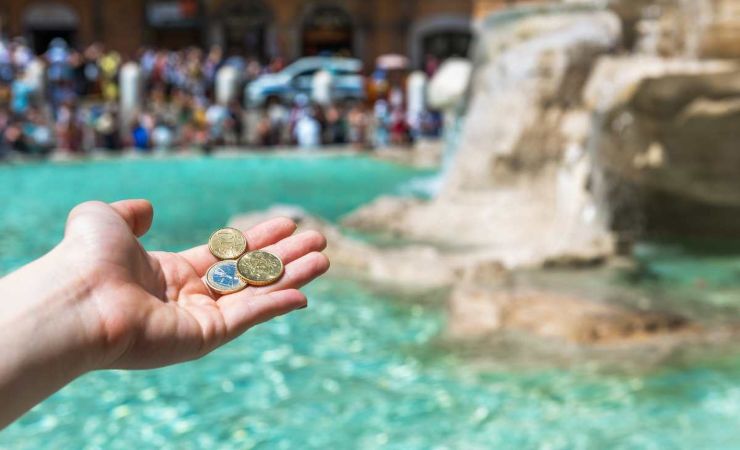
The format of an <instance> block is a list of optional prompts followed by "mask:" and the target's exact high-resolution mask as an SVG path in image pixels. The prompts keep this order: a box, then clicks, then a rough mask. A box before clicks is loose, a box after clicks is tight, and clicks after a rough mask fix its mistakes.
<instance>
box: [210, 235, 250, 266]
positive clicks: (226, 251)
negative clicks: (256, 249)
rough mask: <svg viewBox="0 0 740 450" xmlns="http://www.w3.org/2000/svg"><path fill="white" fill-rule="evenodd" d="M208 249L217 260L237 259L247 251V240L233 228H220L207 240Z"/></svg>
mask: <svg viewBox="0 0 740 450" xmlns="http://www.w3.org/2000/svg"><path fill="white" fill-rule="evenodd" d="M208 248H209V249H210V250H211V254H213V256H215V257H216V258H218V259H237V258H238V257H240V256H241V255H243V254H244V252H246V251H247V238H246V237H244V233H242V232H241V231H239V230H237V229H235V228H221V229H220V230H218V231H216V232H215V233H213V234H212V235H211V237H210V238H209V239H208Z"/></svg>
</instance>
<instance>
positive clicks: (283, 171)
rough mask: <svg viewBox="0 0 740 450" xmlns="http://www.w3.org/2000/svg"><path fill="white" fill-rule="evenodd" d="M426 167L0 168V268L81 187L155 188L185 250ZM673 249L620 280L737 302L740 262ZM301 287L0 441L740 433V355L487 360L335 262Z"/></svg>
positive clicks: (48, 404) (244, 163) (449, 440)
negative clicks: (193, 357)
mask: <svg viewBox="0 0 740 450" xmlns="http://www.w3.org/2000/svg"><path fill="white" fill-rule="evenodd" d="M420 175H428V174H425V173H420V172H418V171H414V170H411V169H408V168H404V167H401V166H397V165H392V164H387V163H382V162H378V161H373V160H371V159H367V158H357V157H332V158H285V157H280V158H277V157H270V156H265V157H245V158H236V159H203V158H195V159H185V160H161V161H156V160H141V161H110V162H93V163H73V164H67V165H61V166H60V165H51V164H31V165H23V166H19V167H0V201H1V202H2V203H1V204H2V205H3V208H4V210H3V214H2V215H1V216H0V272H4V271H7V270H10V269H12V268H13V267H16V266H18V265H20V264H22V263H23V262H26V261H28V260H30V259H32V258H34V257H36V256H38V255H40V254H41V253H43V252H44V251H46V250H48V249H49V248H50V247H51V246H52V245H53V244H54V243H55V242H56V241H57V240H58V239H59V237H60V236H61V233H62V230H63V221H64V218H65V215H66V212H67V211H68V209H69V208H70V207H72V206H73V205H74V204H76V203H78V202H80V201H83V200H87V199H93V198H95V199H101V200H106V201H111V200H117V199H121V198H126V197H145V198H150V199H151V200H152V201H153V203H154V205H155V208H156V219H155V223H154V227H153V229H152V231H151V233H150V235H149V236H148V237H147V238H146V239H145V244H146V245H147V247H148V248H152V249H155V248H156V249H170V250H176V249H180V248H184V247H188V246H191V245H195V244H198V243H200V242H201V241H203V240H204V238H205V237H207V236H208V234H209V233H210V231H212V230H213V229H214V228H216V227H218V226H220V225H222V224H223V223H225V222H226V221H227V220H228V218H229V217H230V216H231V215H233V214H235V213H240V212H244V211H249V210H253V209H262V208H265V207H267V206H269V205H272V204H274V203H283V204H298V205H301V206H303V207H304V208H306V209H307V210H309V211H311V212H313V213H315V214H318V215H320V216H322V217H324V218H326V219H328V220H336V219H337V218H339V217H340V216H341V215H342V214H344V213H346V212H348V211H350V210H352V209H354V208H355V207H357V206H358V205H360V204H362V203H364V202H367V201H368V200H370V199H372V198H374V197H375V196H377V195H381V194H386V193H394V192H397V191H398V190H400V189H403V186H405V185H406V183H407V182H408V181H409V180H412V179H414V178H416V177H418V176H420ZM669 253H670V251H668V250H665V251H664V250H660V249H658V250H655V251H652V253H651V251H645V252H644V253H643V255H644V261H645V265H646V266H647V267H649V268H650V269H651V270H649V271H648V273H650V274H651V275H650V277H648V278H646V279H630V278H629V277H626V278H624V279H620V278H616V279H612V281H610V282H614V283H625V284H629V285H630V287H633V288H634V287H635V286H637V288H638V289H643V288H644V289H646V290H648V289H650V290H659V291H662V292H665V290H666V289H667V288H668V287H670V286H671V285H673V284H675V285H677V287H676V289H680V290H681V292H682V293H683V294H685V295H687V296H688V297H690V298H691V299H694V300H695V301H697V302H705V301H708V300H707V299H713V298H715V299H717V298H722V299H724V302H725V303H732V300H731V299H729V297H730V294H728V292H736V291H734V286H736V281H737V276H738V272H737V267H739V266H738V263H739V262H740V259H738V258H737V257H735V256H732V255H724V256H712V257H706V258H704V259H700V260H697V259H696V258H695V257H694V256H693V255H692V254H685V253H681V252H679V253H676V252H675V251H674V253H673V254H672V256H666V255H668V254H669ZM717 271H721V274H720V275H721V276H720V275H717V276H715V277H709V276H706V275H705V274H707V273H709V274H716V273H717ZM620 280H621V281H620ZM697 280H700V281H701V282H698V281H697ZM307 292H308V295H309V298H310V301H311V307H310V308H309V309H308V310H305V311H301V312H298V313H296V314H293V315H291V316H289V317H285V318H281V319H279V320H276V321H274V322H272V323H270V324H265V325H262V326H259V327H257V328H256V329H254V330H251V331H250V332H249V333H248V334H247V335H245V336H243V337H242V338H240V339H237V340H236V341H234V342H232V343H231V344H229V345H227V346H226V347H225V348H223V349H221V350H219V351H217V352H215V353H214V354H212V355H210V356H208V357H206V358H203V359H201V360H199V361H195V362H191V363H188V364H184V365H181V366H176V367H170V368H165V369H160V370H151V371H143V372H123V371H106V372H97V373H92V374H88V375H86V376H84V377H83V378H81V379H79V380H77V381H75V382H74V383H72V384H71V385H69V386H68V387H66V388H65V389H63V390H62V391H61V392H59V393H57V394H56V395H54V396H52V397H51V398H50V399H48V400H47V401H45V402H44V403H42V404H41V405H39V406H38V407H36V408H35V409H34V410H32V411H31V412H30V413H29V414H27V415H26V416H25V417H23V418H22V419H21V420H19V421H18V422H17V423H15V424H14V425H12V426H11V427H9V428H8V429H6V430H5V431H3V432H0V448H8V449H41V448H65V449H66V448H70V449H88V448H89V449H131V448H141V449H145V448H172V449H191V448H192V449H203V448H219V449H232V448H233V449H244V448H259V449H274V448H277V449H282V448H284V449H294V448H321V449H327V448H331V449H375V448H391V449H404V450H405V449H412V450H413V449H445V448H449V449H490V448H517V449H519V448H543V449H544V448H547V449H578V448H583V449H591V448H625V449H631V448H634V449H646V448H661V449H662V448H687V449H696V448H712V449H715V448H716V449H722V448H728V449H729V448H737V447H738V443H739V442H740V357H738V356H737V355H733V354H732V353H730V354H729V355H722V354H720V355H716V354H713V355H708V356H707V357H705V358H701V359H696V358H693V359H689V360H687V359H684V358H680V357H677V358H673V359H671V360H670V361H668V362H667V363H666V364H665V365H663V366H660V367H657V368H653V369H650V370H642V371H639V372H630V371H611V372H610V371H605V370H603V369H601V368H598V367H595V366H594V365H592V364H590V363H589V362H588V361H581V360H574V361H573V362H572V363H570V364H562V363H560V364H548V363H547V362H543V363H542V364H532V365H508V364H505V363H503V364H488V365H482V366H481V365H477V364H473V363H472V362H471V361H470V360H468V359H466V358H464V357H463V356H462V355H461V354H459V353H457V352H454V351H450V350H449V347H448V346H446V345H442V343H441V340H440V337H439V335H440V331H441V330H442V329H443V327H444V317H443V313H442V311H440V310H438V309H435V308H433V307H430V306H428V304H427V303H425V302H421V301H415V300H413V299H406V298H399V297H396V296H391V295H388V294H384V293H381V292H378V291H377V290H376V289H372V288H370V287H368V286H364V285H361V284H358V283H356V282H353V281H350V280H342V279H336V278H331V277H330V278H326V279H323V280H321V281H319V282H317V283H315V284H313V285H312V286H311V287H309V289H308V291H307ZM723 293H724V294H723ZM723 295H724V296H723ZM716 301H719V300H716Z"/></svg>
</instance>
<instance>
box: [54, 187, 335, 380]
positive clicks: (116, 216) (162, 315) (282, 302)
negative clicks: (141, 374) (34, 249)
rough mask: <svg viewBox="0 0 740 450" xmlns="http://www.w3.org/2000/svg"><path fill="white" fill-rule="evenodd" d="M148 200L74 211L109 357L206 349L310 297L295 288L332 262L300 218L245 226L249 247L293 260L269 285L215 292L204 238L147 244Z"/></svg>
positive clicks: (70, 231)
mask: <svg viewBox="0 0 740 450" xmlns="http://www.w3.org/2000/svg"><path fill="white" fill-rule="evenodd" d="M151 215H152V213H151V207H150V205H149V204H148V203H147V202H143V201H126V202H118V203H115V204H113V205H106V204H103V203H88V204H84V205H82V206H81V207H78V208H76V209H75V210H74V211H73V212H72V214H71V215H70V219H69V222H68V225H67V232H66V238H65V239H69V240H73V241H75V242H76V243H77V244H78V245H79V246H81V248H82V249H83V250H84V251H83V252H81V254H82V256H81V261H80V262H81V266H82V267H85V268H93V269H92V270H90V269H87V270H88V272H87V273H91V275H89V277H91V278H92V280H91V281H92V285H93V286H96V290H95V293H94V294H95V296H94V298H95V299H96V301H95V312H96V314H95V316H96V317H94V320H95V322H96V325H94V326H93V328H97V329H101V332H102V333H103V334H104V339H105V340H106V342H108V343H109V345H108V348H107V351H106V355H105V361H104V363H103V365H105V366H107V367H117V368H147V367H157V366H163V365H167V364H172V363H176V362H180V361H184V360H189V359H193V358H197V357H199V356H202V355H204V354H206V353H208V352H210V351H211V350H213V349H214V348H216V347H218V346H220V345H222V344H223V343H225V342H227V341H229V340H230V339H233V338H234V337H236V336H238V335H239V334H241V333H242V332H244V331H245V330H246V329H247V328H249V327H251V326H252V325H254V324H257V323H259V322H262V321H265V320H268V319H271V318H272V317H275V316H277V315H280V314H284V313H287V312H289V311H292V310H293V309H296V308H297V307H300V306H303V305H304V304H305V297H303V295H302V294H301V293H300V292H298V291H296V290H295V288H298V287H301V286H302V285H304V284H306V283H307V282H309V281H311V280H312V279H314V278H315V277H317V276H318V275H320V274H322V273H323V272H324V271H326V269H327V268H328V261H327V259H326V258H325V257H324V256H323V255H322V254H320V253H318V252H320V251H321V250H323V248H324V246H325V241H324V239H323V237H322V236H321V235H320V234H318V233H315V232H306V233H301V234H298V235H295V236H291V235H292V233H293V231H294V230H295V224H293V223H292V222H291V221H290V220H288V219H273V220H271V221H268V222H265V223H263V224H261V225H258V226H256V227H254V228H253V229H251V230H248V231H246V232H245V234H246V236H247V240H248V242H249V247H250V249H256V248H263V247H269V250H270V251H272V252H274V253H276V254H277V255H278V256H280V257H281V259H282V260H283V262H284V263H285V264H286V270H285V275H284V276H283V278H282V279H281V280H280V281H279V282H278V283H276V284H275V285H272V286H267V287H263V288H254V287H249V288H247V289H245V290H244V291H242V292H239V293H236V294H231V295H226V296H223V297H221V298H218V299H217V298H214V297H213V296H212V295H211V293H210V292H209V291H208V289H207V288H206V287H205V285H204V284H203V282H202V277H203V275H204V274H205V271H206V270H207V268H208V267H210V265H211V264H213V263H214V262H215V261H216V260H215V258H214V257H213V256H212V255H211V254H210V252H209V251H208V249H207V247H206V246H200V247H195V248H193V249H190V250H187V251H184V252H181V253H167V252H146V251H145V250H144V249H143V247H142V246H141V245H140V244H139V242H138V240H137V238H136V236H141V235H142V234H144V233H145V232H146V231H147V230H148V228H149V225H150V224H151Z"/></svg>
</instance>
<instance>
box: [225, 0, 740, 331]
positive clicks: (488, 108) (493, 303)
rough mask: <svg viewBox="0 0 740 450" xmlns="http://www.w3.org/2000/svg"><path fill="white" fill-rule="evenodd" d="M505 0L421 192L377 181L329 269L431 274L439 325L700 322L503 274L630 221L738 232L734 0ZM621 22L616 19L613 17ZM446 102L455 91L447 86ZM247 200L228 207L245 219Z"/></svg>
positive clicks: (611, 237)
mask: <svg viewBox="0 0 740 450" xmlns="http://www.w3.org/2000/svg"><path fill="white" fill-rule="evenodd" d="M609 4H610V6H611V8H612V10H606V9H601V8H599V7H594V6H588V5H587V4H584V3H583V2H578V3H575V2H574V3H572V4H558V5H549V6H527V7H520V8H512V9H510V10H506V11H504V12H502V13H499V14H495V15H494V16H492V17H490V18H489V19H487V20H486V21H485V23H483V24H482V25H481V32H480V36H479V38H478V48H477V50H476V52H475V55H474V59H475V61H474V62H475V63H474V67H475V70H474V72H473V74H472V76H471V85H470V88H469V92H468V94H467V95H466V96H465V97H466V98H468V99H469V103H468V107H467V111H466V114H465V119H464V120H465V122H464V127H463V130H462V135H461V137H460V142H459V145H458V149H457V152H456V153H455V154H454V155H453V157H452V159H451V163H450V166H449V167H447V168H446V170H445V171H444V180H443V183H442V187H441V189H440V191H439V193H438V194H437V195H436V196H435V197H434V198H432V199H431V200H429V201H422V200H417V199H403V198H391V197H385V198H380V199H378V200H376V201H375V202H374V203H372V204H370V205H368V206H365V207H363V208H361V209H360V210H358V211H356V212H355V213H353V214H351V215H350V216H349V217H347V218H346V219H345V220H344V222H343V224H344V225H345V226H348V227H352V228H355V229H359V230H362V231H368V232H378V233H381V234H392V235H394V236H395V237H397V238H398V237H400V238H401V239H400V240H401V241H402V242H408V243H409V244H407V245H405V246H400V247H398V246H394V247H392V248H385V247H382V246H377V245H373V244H371V243H368V242H364V241H358V240H355V239H350V238H347V237H345V236H344V235H342V233H341V232H340V231H339V230H338V229H337V228H336V227H333V226H331V225H329V224H326V223H324V222H321V221H316V220H314V219H311V218H309V217H307V216H306V215H305V214H304V213H302V212H300V211H296V210H287V211H286V210H282V211H272V212H270V213H269V214H270V215H274V214H288V215H291V216H293V217H295V218H296V219H298V220H300V221H301V222H302V223H303V224H304V225H308V226H310V227H313V228H319V229H321V230H323V231H324V232H325V233H326V234H327V235H328V238H329V239H328V240H329V242H330V247H329V249H328V253H329V256H330V258H332V259H333V261H334V265H333V267H334V269H333V270H335V271H337V270H339V271H346V272H347V273H348V274H350V275H352V276H355V277H361V278H366V279H370V280H372V281H374V282H382V283H384V284H390V285H396V286H405V287H413V288H415V289H435V290H440V289H445V290H450V291H451V292H452V294H451V296H450V300H449V303H448V304H449V311H450V316H449V317H450V320H449V335H450V336H453V337H458V338H460V337H463V338H480V337H485V336H489V335H491V334H494V333H497V332H500V331H507V330H513V331H524V332H527V333H531V334H535V335H539V336H543V337H546V338H558V339H562V340H564V341H571V342H575V343H580V344H583V343H585V344H602V343H614V342H627V343H629V342H636V341H640V342H642V341H645V340H646V338H652V337H655V336H661V335H670V336H675V335H682V336H683V335H688V336H693V335H697V334H701V333H699V332H701V331H702V327H700V326H699V325H697V324H696V323H695V322H693V321H691V320H689V319H687V318H686V316H685V315H682V314H676V313H672V312H662V311H663V309H661V308H653V307H642V306H639V305H636V303H637V302H633V301H632V300H630V298H631V297H634V295H632V294H629V295H626V296H625V298H624V299H623V300H624V301H621V300H620V301H613V300H612V299H603V298H598V296H597V297H594V296H592V295H590V294H589V293H588V292H583V293H578V292H576V293H574V292H562V291H559V290H557V289H547V288H542V287H538V286H535V285H532V284H528V283H527V282H518V283H514V284H512V283H510V282H509V281H507V280H509V276H510V275H511V274H512V273H518V271H521V270H523V269H530V268H542V267H545V268H547V267H552V266H561V267H562V266H569V267H572V266H579V267H583V266H589V265H594V264H599V263H603V262H605V261H608V260H609V258H610V257H612V256H613V255H614V254H615V252H616V251H617V250H621V249H626V250H628V249H629V245H622V246H620V245H619V244H630V243H631V241H632V240H634V239H635V236H636V234H635V233H636V232H642V231H648V232H651V233H660V234H662V235H665V234H670V233H681V234H683V235H686V233H699V232H701V233H710V234H713V235H718V234H737V233H739V232H740V200H738V196H737V192H740V153H738V152H737V151H736V147H737V143H738V142H740V131H738V130H740V127H738V125H737V124H738V123H740V68H738V66H737V65H736V64H735V63H734V62H733V61H728V60H726V59H725V60H716V59H708V58H710V57H712V58H719V57H723V58H728V57H729V58H731V57H740V48H738V44H737V42H740V40H734V39H730V38H728V36H735V34H734V33H735V32H736V31H737V30H740V8H737V7H736V6H737V4H736V3H733V0H680V1H669V0H612V1H610V2H609ZM621 29H624V34H622V32H621ZM445 102H446V103H448V104H454V103H455V101H454V99H449V98H446V99H445ZM260 218H262V216H260V215H256V216H249V217H242V218H239V219H237V220H236V222H235V224H234V225H236V226H247V225H249V224H250V223H252V222H253V221H255V220H258V219H260Z"/></svg>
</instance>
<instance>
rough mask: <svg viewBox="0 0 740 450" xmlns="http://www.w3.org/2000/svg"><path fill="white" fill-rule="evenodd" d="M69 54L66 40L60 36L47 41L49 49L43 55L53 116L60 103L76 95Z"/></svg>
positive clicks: (57, 112) (55, 115)
mask: <svg viewBox="0 0 740 450" xmlns="http://www.w3.org/2000/svg"><path fill="white" fill-rule="evenodd" d="M69 55H70V52H69V48H68V46H67V42H66V41H65V40H64V39H61V38H54V39H52V41H51V42H50V43H49V49H48V50H47V51H46V53H45V55H44V56H45V58H46V61H47V64H48V67H47V68H46V78H47V81H48V83H47V86H48V91H49V100H50V102H51V109H52V114H53V115H54V117H55V118H56V117H57V115H58V114H59V112H60V111H59V109H60V108H61V107H62V105H64V104H65V103H68V102H70V101H74V100H75V97H76V96H75V92H74V85H73V73H72V66H71V65H70V59H69Z"/></svg>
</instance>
